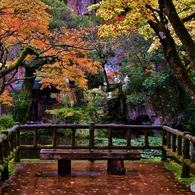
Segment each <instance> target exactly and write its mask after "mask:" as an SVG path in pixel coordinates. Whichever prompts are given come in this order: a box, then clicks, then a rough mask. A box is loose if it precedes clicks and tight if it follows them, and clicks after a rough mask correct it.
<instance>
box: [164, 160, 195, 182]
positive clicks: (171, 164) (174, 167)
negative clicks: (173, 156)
mask: <svg viewBox="0 0 195 195" xmlns="http://www.w3.org/2000/svg"><path fill="white" fill-rule="evenodd" d="M164 164H165V167H166V169H168V170H171V171H173V172H174V175H175V177H176V178H177V179H178V180H179V182H181V183H183V184H187V185H190V184H191V183H192V182H194V181H195V175H193V174H190V177H187V178H182V177H181V171H182V167H181V165H180V164H178V163H177V162H175V161H173V160H170V159H168V160H167V161H165V162H164Z"/></svg>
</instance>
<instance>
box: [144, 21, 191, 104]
mask: <svg viewBox="0 0 195 195" xmlns="http://www.w3.org/2000/svg"><path fill="white" fill-rule="evenodd" d="M148 23H149V24H150V26H151V28H152V29H153V30H154V31H155V32H156V34H157V35H158V37H159V39H160V42H161V45H162V47H163V52H164V56H165V58H166V60H167V62H168V64H169V66H170V67H171V68H172V69H173V71H174V72H175V75H176V77H177V80H178V82H179V83H180V85H181V86H182V87H183V88H184V90H185V91H186V92H187V94H188V95H189V96H190V98H191V99H192V101H193V102H194V104H195V84H194V82H193V80H192V78H191V76H190V75H189V72H188V71H187V69H186V67H185V66H184V65H183V63H182V61H181V59H180V57H179V54H178V53H177V50H176V47H175V42H174V40H173V38H172V36H171V34H170V32H169V30H168V29H167V28H166V25H165V24H163V23H161V22H160V21H159V22H157V23H156V22H153V21H149V22H148Z"/></svg>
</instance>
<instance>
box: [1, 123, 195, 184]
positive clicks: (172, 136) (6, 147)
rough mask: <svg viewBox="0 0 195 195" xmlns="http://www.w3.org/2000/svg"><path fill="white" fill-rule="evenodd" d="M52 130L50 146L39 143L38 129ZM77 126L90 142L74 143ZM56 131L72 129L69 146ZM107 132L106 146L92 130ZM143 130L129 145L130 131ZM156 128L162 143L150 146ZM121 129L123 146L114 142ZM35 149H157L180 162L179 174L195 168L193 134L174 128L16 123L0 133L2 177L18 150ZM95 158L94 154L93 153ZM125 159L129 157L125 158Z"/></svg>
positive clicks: (184, 173)
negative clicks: (24, 137)
mask: <svg viewBox="0 0 195 195" xmlns="http://www.w3.org/2000/svg"><path fill="white" fill-rule="evenodd" d="M43 129H44V130H45V129H47V130H49V131H52V141H51V144H49V145H41V144H38V143H39V142H38V132H39V131H41V130H43ZM79 129H83V130H86V131H87V132H88V137H89V142H88V144H86V145H83V144H79V145H78V144H77V143H76V131H77V130H79ZM58 130H64V131H66V130H71V138H70V139H71V141H70V144H69V145H59V144H58V143H57V139H56V137H57V133H58ZM105 130H107V132H108V141H107V144H106V145H98V144H96V142H95V141H96V139H97V137H96V136H95V131H105ZM133 130H134V131H138V132H143V134H144V144H143V145H133V144H132V139H133V138H132V131H133ZM153 130H156V131H159V134H160V135H161V138H162V144H161V145H152V144H151V143H150V140H149V134H150V132H151V131H153ZM115 131H120V132H121V135H125V136H124V139H126V144H125V145H115V144H113V138H114V136H113V132H115ZM24 132H31V133H33V143H32V144H29V145H22V144H21V134H22V133H24ZM24 149H25V150H26V149H27V150H29V151H30V150H34V149H38V150H41V149H72V150H78V149H82V150H96V151H100V150H114V149H117V150H128V151H129V150H131V151H132V150H144V149H157V150H161V151H162V153H161V159H162V160H163V161H165V160H166V159H167V152H169V154H171V155H172V156H173V157H175V158H177V159H178V160H179V161H180V162H181V164H182V174H181V176H182V177H189V174H190V168H191V169H194V170H195V137H194V136H191V135H190V134H189V132H181V131H179V130H177V129H173V128H170V127H168V126H166V125H163V126H150V125H117V124H94V123H91V124H39V125H15V126H14V127H13V128H11V129H8V130H5V131H3V132H2V134H1V135H0V173H1V180H2V181H4V180H7V179H8V178H9V170H8V164H9V161H10V160H13V159H14V161H16V162H19V161H20V152H21V151H22V150H24ZM93 157H94V156H93ZM127 159H128V158H127Z"/></svg>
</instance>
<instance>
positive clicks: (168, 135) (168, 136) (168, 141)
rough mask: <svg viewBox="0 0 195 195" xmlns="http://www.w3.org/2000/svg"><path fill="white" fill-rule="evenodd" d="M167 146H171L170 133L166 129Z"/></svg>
mask: <svg viewBox="0 0 195 195" xmlns="http://www.w3.org/2000/svg"><path fill="white" fill-rule="evenodd" d="M167 148H171V133H170V132H168V131H167Z"/></svg>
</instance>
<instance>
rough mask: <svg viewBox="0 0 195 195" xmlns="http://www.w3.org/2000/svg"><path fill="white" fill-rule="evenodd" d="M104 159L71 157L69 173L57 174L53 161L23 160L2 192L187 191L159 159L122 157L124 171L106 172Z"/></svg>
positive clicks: (168, 194)
mask: <svg viewBox="0 0 195 195" xmlns="http://www.w3.org/2000/svg"><path fill="white" fill-rule="evenodd" d="M106 166H107V163H106V162H105V161H95V162H94V163H92V162H88V161H73V162H72V174H71V175H67V176H58V174H57V163H55V162H52V163H48V162H47V163H35V162H29V163H23V164H21V166H20V167H19V168H18V169H17V170H16V171H15V175H13V176H12V177H10V179H9V180H8V181H6V182H5V183H4V185H3V186H2V187H1V193H0V194H2V195H41V194H43V195H52V194H56V195H59V194H74V195H76V194H78V195H85V194H87V195H89V194H103V195H106V194H107V195H114V194H120V195H141V194H144V195H151V194H152V195H161V194H162V195H163V194H165V195H175V194H179V195H190V194H194V193H193V192H191V190H190V187H189V186H187V185H184V184H180V183H179V181H178V180H176V179H175V177H174V174H173V172H171V171H168V170H166V169H165V167H164V164H163V163H161V162H130V161H125V168H126V174H125V175H123V176H117V175H108V174H107V172H106Z"/></svg>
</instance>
